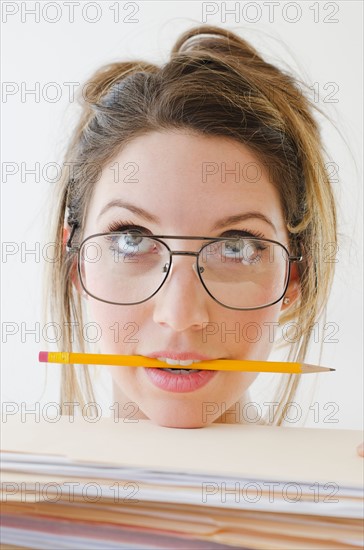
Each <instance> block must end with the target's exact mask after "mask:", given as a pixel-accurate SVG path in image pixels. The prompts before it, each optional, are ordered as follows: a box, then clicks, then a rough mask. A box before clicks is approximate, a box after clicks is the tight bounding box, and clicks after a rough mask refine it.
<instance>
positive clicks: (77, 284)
mask: <svg viewBox="0 0 364 550" xmlns="http://www.w3.org/2000/svg"><path fill="white" fill-rule="evenodd" d="M70 233H71V232H70V230H69V228H67V227H64V228H63V253H64V254H67V251H66V244H67V241H68V239H69V236H70ZM70 277H71V281H72V284H73V286H74V287H75V289H76V291H77V292H78V293H79V294H81V296H83V297H84V298H86V299H87V298H88V294H87V293H86V292H85V291H84V289H83V288H82V285H81V281H80V278H79V275H78V269H77V256H76V254H75V255H74V260H73V263H72V267H71V271H70Z"/></svg>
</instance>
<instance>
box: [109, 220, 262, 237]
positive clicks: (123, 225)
mask: <svg viewBox="0 0 364 550" xmlns="http://www.w3.org/2000/svg"><path fill="white" fill-rule="evenodd" d="M128 229H138V230H140V231H141V232H142V233H150V231H148V230H147V229H145V227H142V226H140V225H135V224H134V223H132V222H131V221H127V220H125V221H124V220H119V221H117V222H113V223H111V224H110V225H109V226H108V227H107V231H108V232H110V233H114V232H122V231H126V230H128ZM236 234H238V235H240V234H244V235H248V236H251V237H257V238H260V239H264V238H265V236H264V235H263V233H260V232H259V231H252V230H251V229H250V230H247V229H230V230H229V231H225V233H224V234H223V235H224V236H225V235H226V236H228V237H231V236H232V235H236ZM152 235H153V234H152V233H151V236H152Z"/></svg>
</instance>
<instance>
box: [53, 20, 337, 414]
mask: <svg viewBox="0 0 364 550" xmlns="http://www.w3.org/2000/svg"><path fill="white" fill-rule="evenodd" d="M84 89H86V90H87V94H86V98H85V97H83V98H82V99H81V102H82V109H83V111H82V115H81V118H80V121H79V123H78V125H77V127H76V128H75V131H74V134H73V137H72V139H71V141H70V143H69V146H68V149H67V151H66V154H65V158H64V163H65V165H66V163H67V166H72V169H73V174H72V177H70V175H69V174H68V173H66V172H64V173H63V174H62V177H61V178H60V179H59V180H58V182H57V184H56V185H55V189H54V192H53V198H54V206H53V208H50V219H49V225H48V226H49V227H50V234H49V237H50V238H51V241H52V242H55V243H56V257H57V258H58V259H59V261H57V262H54V263H52V264H47V273H46V275H45V276H46V281H45V283H46V284H45V300H44V312H45V316H46V317H47V316H48V315H50V316H51V319H52V321H53V322H56V323H58V324H59V325H60V326H61V327H62V332H61V334H62V338H61V339H60V340H59V342H58V345H59V349H60V350H68V351H72V350H77V351H85V348H84V338H83V336H82V327H83V326H84V323H83V313H82V303H81V301H82V300H81V296H80V294H79V293H77V292H75V289H74V288H73V285H72V281H71V272H72V270H73V269H74V268H75V265H74V262H75V257H74V255H72V254H67V253H66V252H65V250H64V247H63V228H64V224H65V220H68V222H69V223H71V222H73V221H77V222H78V223H79V227H78V228H77V229H76V233H75V237H77V235H80V234H82V228H83V226H84V221H85V216H86V211H87V205H88V203H89V201H90V197H91V194H92V192H93V189H94V186H95V184H96V183H97V179H98V173H99V172H98V170H97V169H96V170H94V168H95V166H96V168H97V167H102V166H104V165H105V163H106V162H107V161H109V160H110V159H112V158H113V157H114V156H115V155H116V154H117V153H118V152H119V151H120V149H121V148H122V147H124V146H125V145H126V144H127V143H128V142H130V141H131V140H133V139H135V138H136V137H138V136H141V135H143V134H147V133H149V132H152V131H168V130H171V129H172V130H173V129H188V130H189V131H195V132H196V133H197V134H198V135H214V136H225V137H230V138H233V139H235V140H237V141H239V142H241V143H243V144H245V145H247V146H248V147H249V148H250V149H251V150H252V151H253V153H255V155H256V156H257V157H258V158H259V160H261V161H262V162H264V163H265V164H266V165H268V166H269V168H272V167H273V168H274V171H273V176H272V182H273V183H274V185H275V186H276V188H277V189H278V191H279V194H280V197H281V203H282V209H283V213H284V217H285V222H286V226H287V230H288V233H289V239H290V251H291V253H292V254H293V255H299V254H302V255H303V258H304V261H303V262H302V263H300V264H298V271H299V279H300V299H298V300H297V301H296V302H295V303H294V304H293V305H292V306H291V307H290V308H288V309H286V310H285V312H283V313H282V315H281V318H280V323H281V324H283V323H286V322H289V321H292V320H295V321H296V322H297V323H298V324H299V327H300V337H299V338H297V339H296V341H295V342H293V344H292V345H291V347H290V351H289V357H288V358H289V360H297V361H303V360H304V358H305V356H306V354H307V350H308V346H309V343H310V338H311V327H312V325H313V324H314V323H315V322H316V321H317V319H318V318H319V316H320V315H321V313H322V312H323V311H324V308H325V304H326V302H327V298H328V294H329V291H330V287H331V283H332V278H333V271H334V265H335V264H334V263H332V262H327V261H325V258H324V245H325V243H332V245H333V246H336V242H337V240H336V239H337V235H336V209H335V202H334V197H333V192H332V189H331V185H330V181H329V175H328V172H327V170H326V167H325V162H324V149H323V145H322V143H321V140H320V134H319V129H318V125H317V123H316V121H315V120H314V118H313V115H312V112H311V111H312V108H313V107H314V105H312V104H311V103H310V102H309V100H308V99H307V98H306V97H305V95H304V94H303V93H302V87H301V86H299V84H298V82H297V81H296V80H295V79H294V78H293V77H292V76H290V75H288V74H285V73H284V72H283V71H282V70H280V69H278V68H277V67H275V66H273V65H271V64H270V63H267V62H266V61H264V60H263V58H262V57H261V56H260V55H259V54H258V53H257V51H256V50H255V49H254V48H253V47H252V46H251V45H250V44H249V43H248V42H246V41H245V40H243V39H242V38H240V37H239V36H237V35H236V34H235V33H233V32H231V31H228V30H225V29H222V28H219V27H214V26H208V25H204V26H202V27H196V28H192V29H190V30H189V31H187V32H185V33H183V34H182V35H181V36H180V38H179V39H178V40H177V42H176V44H175V45H174V47H173V48H172V52H171V56H170V60H169V61H168V62H167V63H165V64H164V65H163V66H162V67H158V66H155V65H153V64H150V63H147V62H144V61H128V62H119V63H111V64H109V65H107V66H104V67H102V68H100V69H99V70H98V71H96V73H95V74H93V75H92V76H91V78H90V79H89V81H88V82H87V85H86V88H84ZM93 171H94V172H95V173H93ZM67 216H68V218H67ZM76 240H77V239H76ZM71 322H73V323H76V325H74V326H76V331H75V336H76V338H75V339H74V341H72V337H71V335H72V331H71ZM73 346H75V347H73ZM79 369H80V370H79V371H76V366H74V365H65V366H64V368H63V369H62V380H61V399H60V401H61V410H62V413H63V414H64V413H66V414H67V411H66V408H65V405H64V404H65V403H67V402H74V401H75V400H76V401H78V402H79V403H80V404H81V405H84V404H86V403H90V402H94V401H95V396H94V390H93V386H92V381H91V375H90V371H89V366H87V365H85V366H79ZM77 372H79V374H80V377H78V376H77ZM299 381H300V376H299V375H289V376H288V377H286V379H285V384H281V385H280V387H279V390H278V393H277V395H276V396H275V400H278V401H279V402H280V405H281V406H280V407H279V408H278V409H277V411H276V414H275V416H274V418H273V419H271V420H270V422H269V423H271V424H275V425H280V424H281V423H282V418H283V413H284V404H285V403H289V402H290V401H292V400H293V398H294V396H295V393H296V391H297V389H298V385H299ZM68 414H69V412H68Z"/></svg>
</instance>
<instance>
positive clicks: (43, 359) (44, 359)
mask: <svg viewBox="0 0 364 550" xmlns="http://www.w3.org/2000/svg"><path fill="white" fill-rule="evenodd" d="M39 361H40V362H41V363H48V351H40V352H39Z"/></svg>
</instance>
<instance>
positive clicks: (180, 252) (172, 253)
mask: <svg viewBox="0 0 364 550" xmlns="http://www.w3.org/2000/svg"><path fill="white" fill-rule="evenodd" d="M169 255H170V259H171V260H170V262H169V263H168V264H167V263H166V264H165V266H164V267H163V271H164V273H166V272H167V271H168V268H169V266H171V265H172V256H195V257H196V258H198V257H199V255H200V252H186V251H183V250H170V251H169ZM197 267H198V270H199V272H200V273H203V272H204V271H205V268H203V267H201V266H197Z"/></svg>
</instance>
